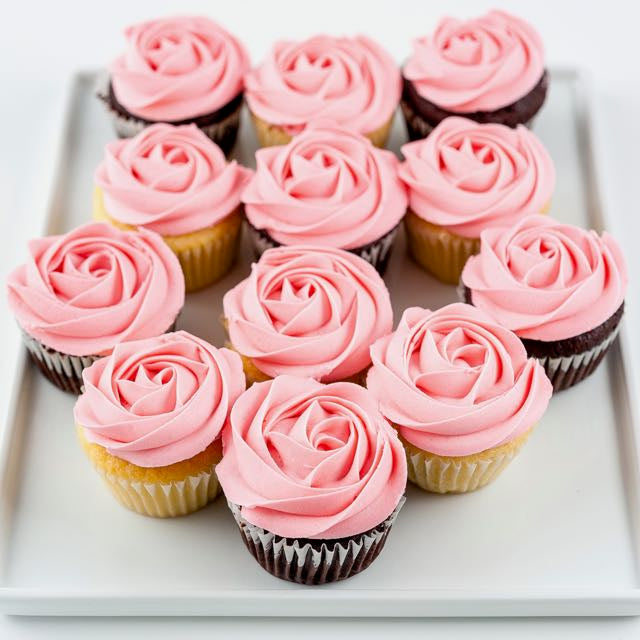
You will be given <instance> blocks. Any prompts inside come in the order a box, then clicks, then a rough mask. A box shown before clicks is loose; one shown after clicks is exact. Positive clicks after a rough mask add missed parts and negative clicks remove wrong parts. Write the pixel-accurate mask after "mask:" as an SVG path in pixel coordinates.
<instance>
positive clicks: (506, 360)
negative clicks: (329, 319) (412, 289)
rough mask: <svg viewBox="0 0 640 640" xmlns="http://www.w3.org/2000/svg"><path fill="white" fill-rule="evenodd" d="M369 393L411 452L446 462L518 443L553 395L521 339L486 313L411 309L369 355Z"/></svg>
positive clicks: (459, 307)
mask: <svg viewBox="0 0 640 640" xmlns="http://www.w3.org/2000/svg"><path fill="white" fill-rule="evenodd" d="M371 357H372V360H373V367H372V368H371V369H370V370H369V375H368V378H367V387H368V388H369V389H370V390H371V392H372V393H373V395H374V396H376V397H377V398H378V400H379V402H380V409H381V411H382V413H383V414H384V416H385V417H386V418H388V419H389V420H391V421H392V422H393V423H395V424H396V425H398V428H399V431H400V434H401V435H402V437H403V438H405V440H407V441H408V442H410V443H411V444H413V445H415V446H417V447H419V448H420V449H423V450H425V451H429V452H431V453H435V454H437V455H443V456H465V455H470V454H473V453H479V452H480V451H484V450H486V449H490V448H492V447H496V446H498V445H501V444H504V443H506V442H509V441H510V440H513V439H514V438H516V437H517V436H519V435H520V434H522V433H524V432H525V431H526V430H527V429H529V428H531V427H532V426H533V425H534V424H535V423H536V422H537V421H538V420H539V419H540V418H541V417H542V414H543V413H544V412H545V410H546V408H547V404H548V403H549V399H550V398H551V392H552V387H551V383H550V382H549V379H548V378H547V376H546V375H545V372H544V369H543V368H542V366H541V365H540V364H539V363H538V362H537V361H536V360H535V359H533V358H529V359H527V353H526V350H525V348H524V345H523V344H522V342H521V341H520V340H519V338H518V337H517V336H516V335H515V334H514V333H512V332H511V331H509V330H508V329H505V328H504V327H502V326H500V325H498V324H497V323H495V322H494V321H493V320H491V318H490V317H489V316H488V315H486V314H485V313H484V312H483V311H480V310H479V309H476V308H475V307H472V306H471V305H467V304H450V305H448V306H446V307H442V308H441V309H438V310H437V311H429V310H428V309H420V308H418V307H413V308H410V309H407V310H406V311H405V312H404V314H403V316H402V319H401V320H400V324H399V326H398V328H397V329H396V331H395V332H394V333H393V334H391V335H389V336H386V337H384V338H381V339H380V340H378V341H377V342H376V343H375V344H374V345H373V346H372V347H371Z"/></svg>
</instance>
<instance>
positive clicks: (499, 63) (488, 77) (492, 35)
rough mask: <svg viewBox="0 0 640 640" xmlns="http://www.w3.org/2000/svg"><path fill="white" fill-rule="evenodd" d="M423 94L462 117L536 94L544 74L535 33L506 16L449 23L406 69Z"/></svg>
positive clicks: (421, 44)
mask: <svg viewBox="0 0 640 640" xmlns="http://www.w3.org/2000/svg"><path fill="white" fill-rule="evenodd" d="M402 73H403V75H404V77H405V78H406V79H407V80H410V81H411V82H412V83H413V85H414V87H415V88H416V90H417V91H418V93H419V94H420V95H421V96H422V97H423V98H425V99H427V100H429V101H430V102H433V103H434V104H436V105H437V106H439V107H442V108H445V109H448V110H449V111H454V112H456V113H471V112H474V111H494V110H496V109H500V108H502V107H506V106H507V105H510V104H512V103H514V102H516V101H517V100H519V99H520V98H522V97H523V96H525V95H526V94H527V93H529V91H531V90H532V89H533V88H534V87H535V86H536V84H537V83H538V81H539V80H540V78H541V77H542V74H543V73H544V49H543V46H542V40H541V38H540V36H539V35H538V33H537V32H536V31H535V29H534V28H533V27H532V26H531V25H529V24H527V23H526V22H525V21H524V20H521V19H520V18H516V17H515V16H512V15H509V14H508V13H506V12H504V11H490V12H489V13H488V14H486V15H485V16H482V17H480V18H476V19H474V20H466V21H461V20H456V19H454V18H444V19H443V20H442V21H441V22H440V24H439V25H438V27H437V28H436V30H435V32H434V33H433V35H432V36H431V37H428V36H427V37H424V38H419V39H418V40H416V41H415V42H414V45H413V54H412V56H411V57H410V58H409V61H408V62H407V64H406V65H405V67H404V69H403V72H402Z"/></svg>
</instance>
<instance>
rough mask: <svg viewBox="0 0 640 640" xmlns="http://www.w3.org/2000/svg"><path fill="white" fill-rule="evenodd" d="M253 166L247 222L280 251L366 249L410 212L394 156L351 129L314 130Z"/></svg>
mask: <svg viewBox="0 0 640 640" xmlns="http://www.w3.org/2000/svg"><path fill="white" fill-rule="evenodd" d="M256 162H257V169H256V173H255V175H254V176H253V178H252V180H251V182H249V185H248V186H247V188H246V189H245V190H244V193H243V194H242V201H243V202H244V203H245V211H246V214H247V218H248V219H249V222H250V223H251V224H252V225H253V226H254V227H256V228H258V229H264V230H265V231H266V232H267V233H268V234H269V235H270V236H271V237H272V238H273V239H274V240H276V241H277V242H279V243H280V244H317V245H325V246H332V247H339V248H341V249H352V248H357V247H362V246H364V245H366V244H368V243H369V242H373V241H375V240H378V239H379V238H381V237H382V236H383V235H385V234H386V233H387V232H389V231H390V230H391V229H393V228H394V227H395V226H396V225H397V224H398V223H399V222H400V220H401V219H402V217H403V216H404V214H405V212H406V208H407V195H406V190H405V188H404V185H403V184H402V183H401V182H400V180H399V178H398V176H397V168H398V160H397V158H396V157H395V155H394V154H393V153H391V152H390V151H385V150H382V149H377V148H376V147H374V146H373V144H371V142H370V141H369V140H368V139H367V138H365V137H364V136H361V135H359V134H357V133H353V132H351V131H348V130H346V129H342V128H340V127H337V126H329V125H325V124H323V125H314V126H310V127H308V128H307V129H305V131H303V132H302V133H301V134H300V135H298V136H296V137H295V138H294V139H293V140H292V141H291V142H290V143H289V144H287V145H285V146H280V147H268V148H265V149H260V150H259V151H257V152H256Z"/></svg>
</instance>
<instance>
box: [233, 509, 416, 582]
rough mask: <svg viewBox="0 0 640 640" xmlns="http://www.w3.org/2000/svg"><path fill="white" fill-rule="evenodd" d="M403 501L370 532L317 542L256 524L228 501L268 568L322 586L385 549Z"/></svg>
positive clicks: (249, 544)
mask: <svg viewBox="0 0 640 640" xmlns="http://www.w3.org/2000/svg"><path fill="white" fill-rule="evenodd" d="M404 501H405V498H404V497H403V498H401V500H400V502H399V503H398V506H397V507H396V508H395V509H394V511H393V513H392V514H391V515H390V516H389V517H388V518H386V520H384V521H383V522H382V523H380V524H379V525H378V526H377V527H375V528H373V529H371V530H370V531H366V532H365V533H361V534H359V535H355V536H351V537H349V538H340V539H338V540H318V541H314V543H316V544H312V543H311V542H308V541H306V542H301V541H300V540H297V539H295V538H282V537H280V536H277V535H275V534H274V533H271V532H270V531H266V530H265V529H262V528H261V527H256V526H255V525H253V524H251V523H250V522H247V520H245V519H244V518H243V517H242V515H241V513H240V507H239V506H238V505H236V504H234V503H232V502H228V504H229V508H230V509H231V513H232V514H233V517H234V518H235V520H236V523H237V525H238V529H239V530H240V534H241V536H242V540H243V541H244V543H245V545H246V547H247V549H248V550H249V552H250V553H251V555H252V556H253V557H254V558H255V559H256V560H257V562H258V563H259V564H260V566H261V567H262V568H263V569H264V570H265V571H267V572H269V573H270V574H271V575H273V576H275V577H276V578H280V579H281V580H288V581H290V582H297V583H298V584H306V585H319V584H326V583H329V582H337V581H339V580H345V579H346V578H350V577H351V576H354V575H356V574H357V573H360V572H361V571H363V570H364V569H366V568H367V567H368V566H369V565H370V564H371V563H372V562H373V561H374V560H375V559H376V558H377V557H378V555H379V554H380V552H381V551H382V548H383V547H384V544H385V542H386V540H387V536H388V535H389V531H390V530H391V526H392V525H393V523H394V521H395V519H396V517H397V515H398V512H399V511H400V509H401V508H402V505H403V504H404Z"/></svg>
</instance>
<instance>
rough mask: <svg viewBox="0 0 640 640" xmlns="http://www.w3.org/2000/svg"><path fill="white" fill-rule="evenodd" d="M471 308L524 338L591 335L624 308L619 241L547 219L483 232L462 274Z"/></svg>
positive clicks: (624, 280)
mask: <svg viewBox="0 0 640 640" xmlns="http://www.w3.org/2000/svg"><path fill="white" fill-rule="evenodd" d="M462 282H463V283H464V285H465V286H466V287H468V288H469V289H470V290H471V298H472V301H473V304H474V305H475V306H477V307H479V308H481V309H483V310H484V311H485V312H486V313H488V314H489V315H490V316H492V317H493V318H495V319H496V320H497V321H498V322H500V323H501V324H503V325H504V326H506V327H508V328H509V329H511V330H512V331H515V333H517V334H518V335H519V336H520V337H522V338H531V339H533V340H543V341H547V342H549V341H554V340H563V339H565V338H570V337H574V336H578V335H580V334H581V333H585V332H587V331H591V330H592V329H595V328H596V327H597V326H598V325H600V324H602V323H603V322H605V321H606V320H607V319H608V318H610V317H611V316H612V315H613V314H614V313H615V312H616V311H617V309H618V308H619V307H620V305H621V304H622V302H623V301H624V296H625V293H626V289H627V283H628V277H627V267H626V263H625V260H624V256H623V255H622V251H621V250H620V247H619V246H618V244H617V242H616V241H615V240H614V239H613V238H612V237H611V236H610V235H609V234H607V233H604V234H602V236H598V234H597V233H596V232H595V231H587V230H585V229H581V228H579V227H575V226H572V225H568V224H561V223H560V222H557V221H556V220H553V218H549V217H548V216H529V217H528V218H525V219H524V220H521V221H520V222H519V223H518V224H516V225H515V226H513V227H508V228H496V229H488V230H486V231H484V232H483V233H482V236H481V242H480V254H479V255H477V256H472V257H471V258H470V259H469V261H468V262H467V264H466V265H465V268H464V271H463V272H462Z"/></svg>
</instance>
